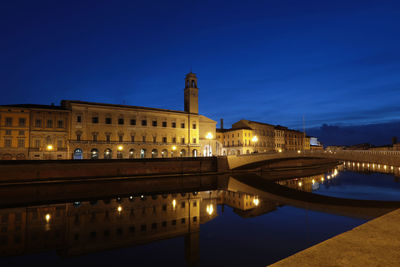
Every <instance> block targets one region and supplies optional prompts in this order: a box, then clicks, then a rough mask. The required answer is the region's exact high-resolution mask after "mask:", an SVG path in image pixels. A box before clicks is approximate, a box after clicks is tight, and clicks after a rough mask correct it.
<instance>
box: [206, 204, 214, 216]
mask: <svg viewBox="0 0 400 267" xmlns="http://www.w3.org/2000/svg"><path fill="white" fill-rule="evenodd" d="M206 211H207V213H208V215H212V214H213V213H214V207H213V205H212V204H209V205H207V207H206Z"/></svg>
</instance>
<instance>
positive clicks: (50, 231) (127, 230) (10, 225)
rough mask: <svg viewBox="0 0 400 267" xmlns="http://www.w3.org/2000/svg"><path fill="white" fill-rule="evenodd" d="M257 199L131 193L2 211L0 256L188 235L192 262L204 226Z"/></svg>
mask: <svg viewBox="0 0 400 267" xmlns="http://www.w3.org/2000/svg"><path fill="white" fill-rule="evenodd" d="M261 203H262V205H265V204H264V203H266V202H263V201H262V200H259V199H258V197H255V196H253V195H249V194H246V193H240V192H226V191H204V192H193V193H179V194H159V195H146V196H144V195H142V196H138V195H135V196H126V197H121V198H120V197H117V198H112V199H103V200H92V201H83V202H73V203H66V204H52V205H42V206H31V207H23V208H13V209H2V210H0V227H1V228H0V229H1V233H0V255H3V256H4V255H19V254H23V253H32V252H41V251H48V250H56V251H57V252H58V253H59V254H60V255H62V256H72V255H80V254H85V253H91V252H96V251H101V250H108V249H115V248H119V247H127V246H134V245H139V244H144V243H149V242H155V241H158V240H162V239H169V238H174V237H179V236H183V237H185V254H186V258H187V262H188V263H191V264H190V266H194V265H195V264H194V263H195V262H196V261H198V249H199V230H200V224H202V223H206V222H208V221H210V220H212V219H213V218H215V217H216V216H218V214H217V204H227V205H229V206H231V207H233V208H234V211H235V212H236V213H238V214H240V215H241V216H243V217H249V216H254V215H251V214H250V213H248V214H245V213H243V214H242V213H241V211H243V212H253V213H254V214H256V213H257V212H258V214H262V213H265V212H267V211H270V210H273V209H274V208H275V205H274V206H273V207H272V206H271V205H270V206H268V205H265V206H264V207H262V208H261V209H259V210H258V211H256V210H257V208H260V204H261Z"/></svg>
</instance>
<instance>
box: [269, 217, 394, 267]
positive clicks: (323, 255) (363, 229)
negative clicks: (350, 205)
mask: <svg viewBox="0 0 400 267" xmlns="http://www.w3.org/2000/svg"><path fill="white" fill-rule="evenodd" d="M270 266H274V267H277V266H296V267H297V266H357V267H366V266H400V209H398V210H395V211H392V212H390V213H388V214H385V215H383V216H381V217H378V218H376V219H374V220H371V221H369V222H367V223H365V224H363V225H360V226H358V227H356V228H354V229H352V230H350V231H348V232H345V233H342V234H340V235H337V236H335V237H333V238H331V239H328V240H326V241H324V242H321V243H319V244H317V245H315V246H313V247H310V248H308V249H305V250H303V251H301V252H299V253H296V254H294V255H292V256H290V257H288V258H286V259H283V260H281V261H278V262H277V263H275V264H272V265H270Z"/></svg>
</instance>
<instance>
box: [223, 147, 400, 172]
mask: <svg viewBox="0 0 400 267" xmlns="http://www.w3.org/2000/svg"><path fill="white" fill-rule="evenodd" d="M226 158H227V164H228V167H229V169H230V170H239V169H244V168H246V167H251V166H260V165H262V164H263V163H267V162H270V161H276V160H296V159H332V160H340V161H353V162H354V161H357V162H365V163H376V164H383V165H388V166H394V167H397V169H398V170H400V169H399V168H400V151H371V150H339V151H286V152H281V153H279V152H269V153H268V152H267V153H255V154H243V155H229V156H227V157H226Z"/></svg>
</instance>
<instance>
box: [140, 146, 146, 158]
mask: <svg viewBox="0 0 400 267" xmlns="http://www.w3.org/2000/svg"><path fill="white" fill-rule="evenodd" d="M140 158H141V159H144V158H146V149H144V148H142V149H141V150H140Z"/></svg>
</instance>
